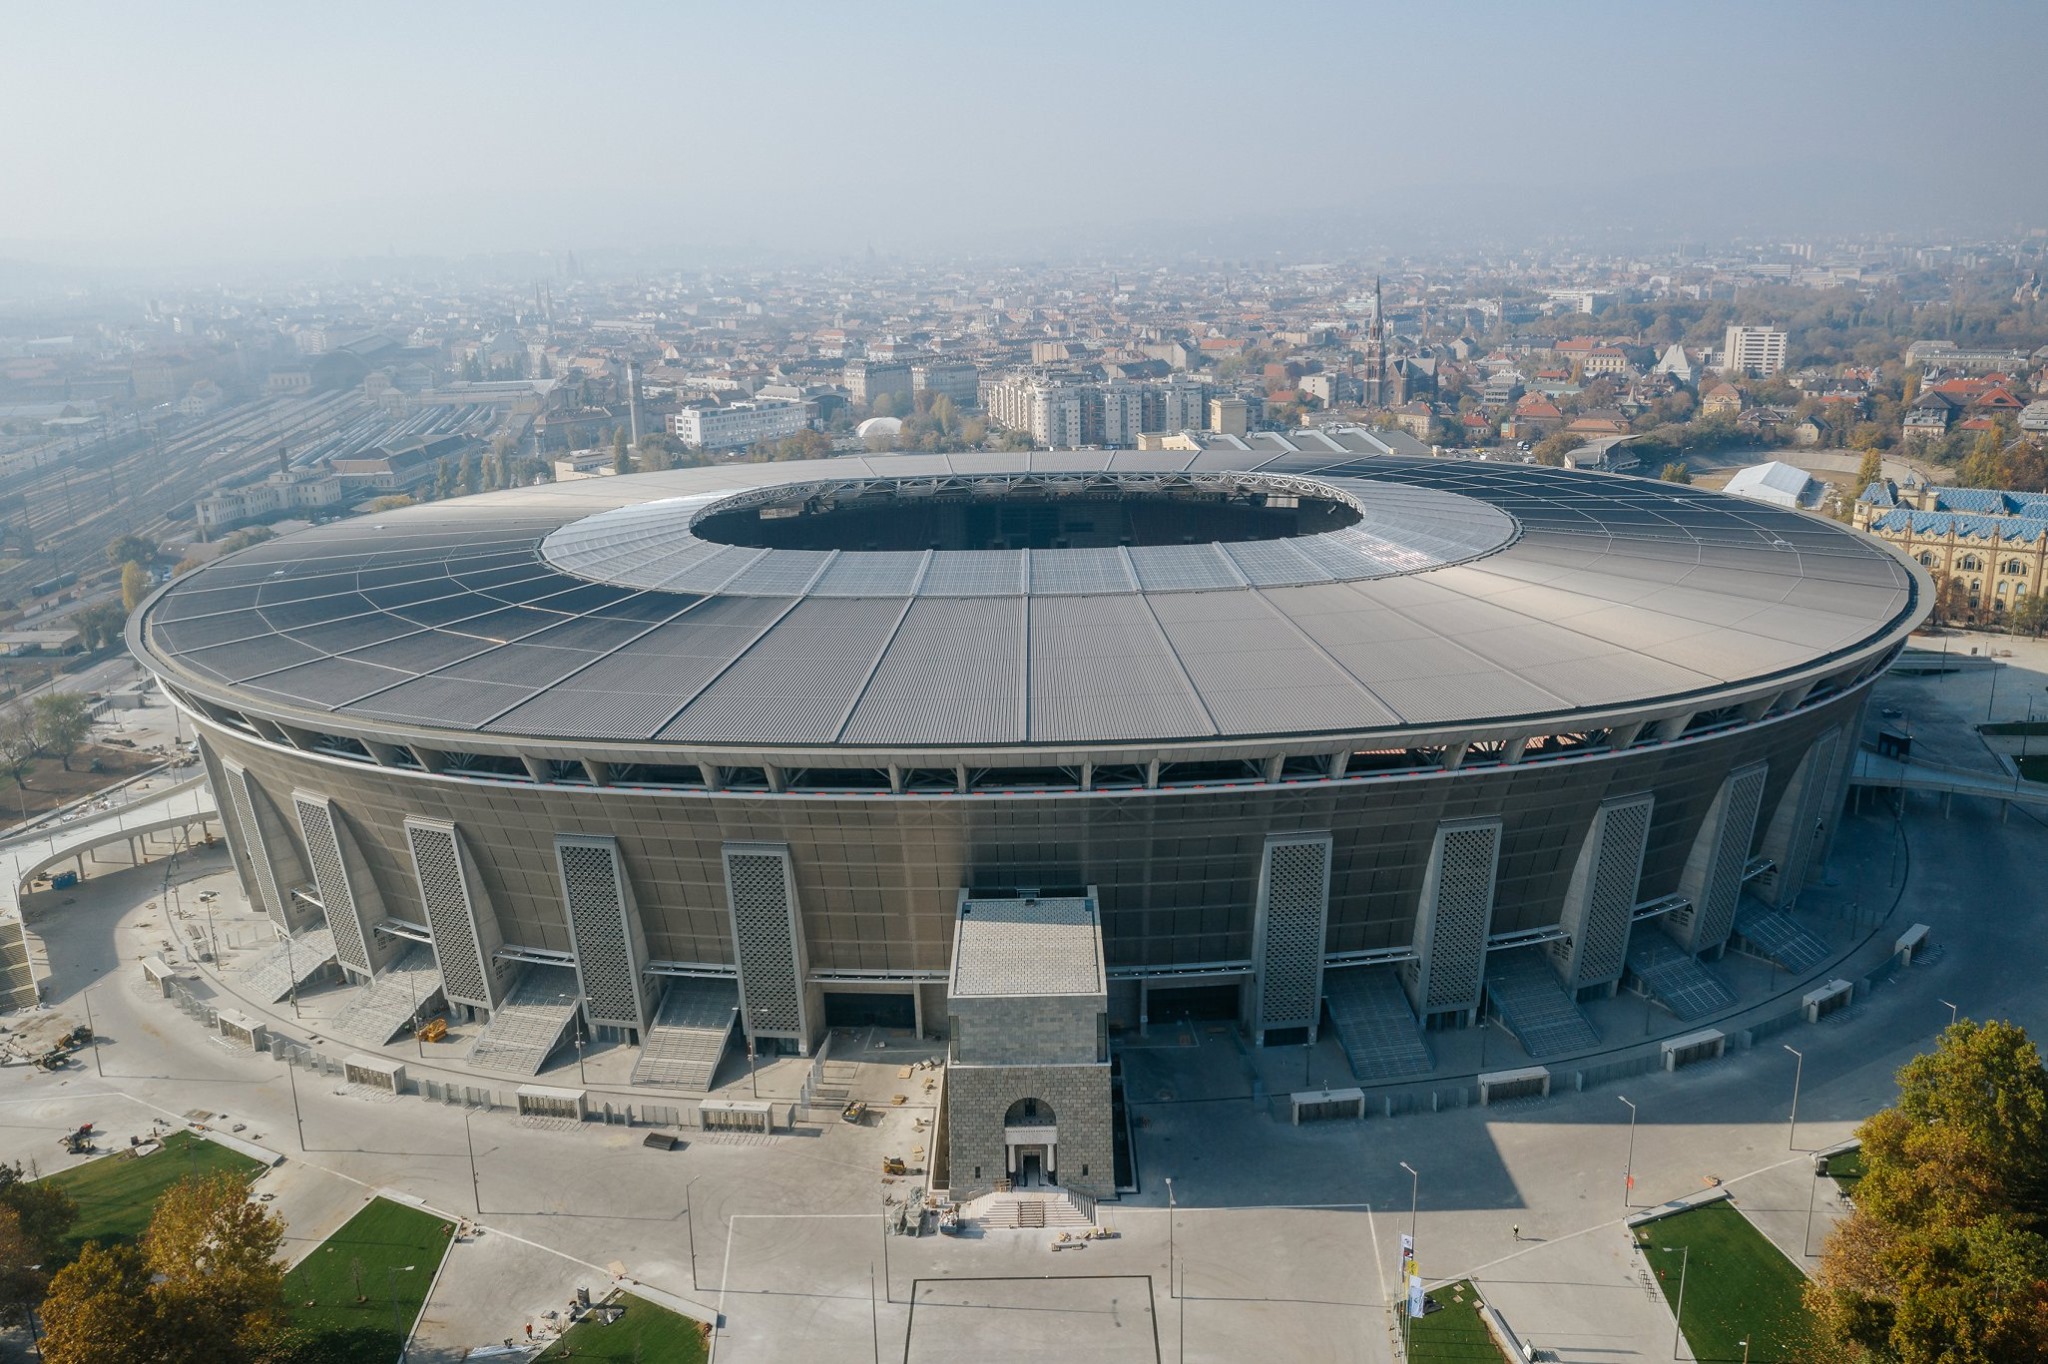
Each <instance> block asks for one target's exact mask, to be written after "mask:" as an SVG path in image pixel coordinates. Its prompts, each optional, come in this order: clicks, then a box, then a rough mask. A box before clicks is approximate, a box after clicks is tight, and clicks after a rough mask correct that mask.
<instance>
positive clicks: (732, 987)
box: [633, 977, 740, 1091]
mask: <svg viewBox="0 0 2048 1364" xmlns="http://www.w3.org/2000/svg"><path fill="white" fill-rule="evenodd" d="M739 1018H740V987H739V982H738V981H733V980H696V979H690V978H688V977H685V978H681V979H677V980H673V981H670V982H669V987H668V989H667V990H666V991H665V992H664V993H663V994H662V996H661V1004H660V1006H659V1007H658V1008H656V1009H655V1011H654V1022H653V1023H652V1024H650V1025H649V1026H648V1029H647V1033H646V1036H645V1037H643V1038H642V1039H641V1042H640V1058H639V1059H638V1060H637V1061H635V1062H634V1063H633V1083H634V1084H636V1085H666V1086H668V1087H670V1088H672V1089H694V1090H700V1091H701V1090H708V1089H710V1088H711V1081H712V1079H713V1077H714V1076H715V1075H716V1074H717V1072H718V1062H719V1058H720V1057H722V1056H724V1055H725V1048H726V1043H727V1041H728V1040H729V1039H730V1038H731V1036H732V1030H733V1026H734V1025H735V1024H737V1023H738V1022H739Z"/></svg>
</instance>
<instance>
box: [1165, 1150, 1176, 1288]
mask: <svg viewBox="0 0 2048 1364" xmlns="http://www.w3.org/2000/svg"><path fill="white" fill-rule="evenodd" d="M1174 1207H1175V1204H1174V1201H1173V1178H1172V1176H1168V1177H1167V1180H1166V1296H1167V1297H1169V1298H1171V1297H1173V1296H1174V1295H1175V1294H1176V1292H1177V1290H1176V1289H1175V1288H1174V1283H1173V1210H1174Z"/></svg>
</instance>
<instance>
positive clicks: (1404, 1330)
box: [1401, 1160, 1422, 1359]
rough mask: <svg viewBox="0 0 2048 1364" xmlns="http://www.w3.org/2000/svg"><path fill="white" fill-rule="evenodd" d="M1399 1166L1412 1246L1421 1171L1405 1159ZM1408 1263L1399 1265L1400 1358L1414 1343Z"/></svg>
mask: <svg viewBox="0 0 2048 1364" xmlns="http://www.w3.org/2000/svg"><path fill="white" fill-rule="evenodd" d="M1401 1168H1402V1169H1404V1170H1406V1171H1407V1172H1408V1244H1409V1246H1410V1247H1411V1248H1412V1247H1413V1246H1414V1245H1415V1210H1416V1209H1417V1208H1419V1207H1420V1206H1421V1205H1422V1172H1421V1171H1420V1170H1417V1169H1416V1168H1415V1167H1414V1166H1413V1165H1410V1164H1409V1163H1408V1162H1407V1161H1405V1160H1404V1161H1402V1162H1401ZM1409 1254H1410V1256H1411V1257H1413V1256H1414V1255H1415V1254H1416V1252H1415V1251H1414V1250H1413V1249H1411V1250H1410V1252H1409ZM1416 1262H1417V1261H1416V1260H1415V1259H1414V1258H1411V1259H1410V1260H1409V1261H1408V1264H1415V1263H1416ZM1408 1264H1404V1265H1402V1266H1401V1358H1403V1359H1406V1358H1408V1352H1409V1347H1410V1346H1411V1345H1412V1344H1413V1343H1414V1339H1415V1328H1414V1327H1413V1326H1411V1325H1410V1324H1409V1321H1410V1318H1409V1315H1408V1277H1409V1273H1410V1271H1409V1269H1408Z"/></svg>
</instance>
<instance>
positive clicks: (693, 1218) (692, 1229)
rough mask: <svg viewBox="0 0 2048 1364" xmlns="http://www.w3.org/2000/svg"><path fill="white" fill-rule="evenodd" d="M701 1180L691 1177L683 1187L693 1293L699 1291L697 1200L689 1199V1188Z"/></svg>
mask: <svg viewBox="0 0 2048 1364" xmlns="http://www.w3.org/2000/svg"><path fill="white" fill-rule="evenodd" d="M701 1178H703V1176H702V1175H691V1176H690V1178H689V1180H688V1182H686V1183H685V1184H684V1185H683V1227H684V1230H685V1231H686V1232H687V1233H688V1234H689V1238H690V1288H691V1291H693V1292H697V1291H701V1290H699V1289H698V1288H697V1200H696V1199H695V1198H693V1197H691V1195H690V1186H691V1185H692V1184H695V1183H696V1182H697V1181H698V1180H699V1179H701Z"/></svg>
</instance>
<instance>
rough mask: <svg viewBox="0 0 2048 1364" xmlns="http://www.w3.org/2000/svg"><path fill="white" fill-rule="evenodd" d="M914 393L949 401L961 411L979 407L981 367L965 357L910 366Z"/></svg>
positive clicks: (911, 385)
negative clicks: (964, 358)
mask: <svg viewBox="0 0 2048 1364" xmlns="http://www.w3.org/2000/svg"><path fill="white" fill-rule="evenodd" d="M910 387H911V391H912V392H913V393H929V394H931V395H933V396H934V397H943V398H946V399H947V400H949V401H950V402H951V403H952V404H953V406H954V407H956V408H958V409H960V410H961V411H963V412H964V411H966V410H967V409H969V408H973V407H979V406H981V370H980V369H979V368H978V367H976V366H975V365H974V364H973V363H971V362H969V361H966V360H931V361H928V362H926V363H925V364H922V365H912V366H911V367H910Z"/></svg>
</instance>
